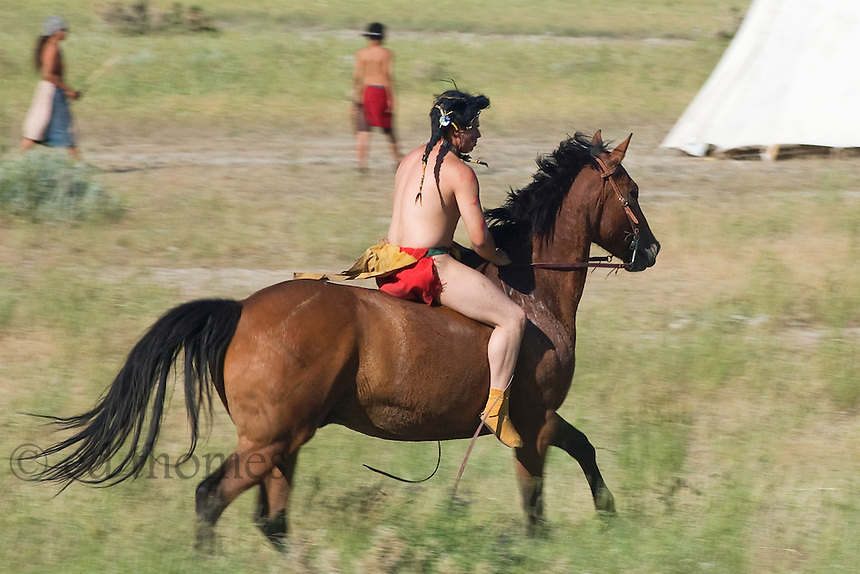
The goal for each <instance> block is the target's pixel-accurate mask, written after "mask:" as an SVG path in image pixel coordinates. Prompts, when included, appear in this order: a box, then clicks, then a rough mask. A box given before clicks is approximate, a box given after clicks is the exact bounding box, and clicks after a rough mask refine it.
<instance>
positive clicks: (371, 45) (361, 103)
mask: <svg viewBox="0 0 860 574" xmlns="http://www.w3.org/2000/svg"><path fill="white" fill-rule="evenodd" d="M363 35H364V37H365V38H367V46H365V47H364V48H362V49H361V50H359V51H358V52H357V53H356V55H355V67H354V69H353V74H352V101H353V104H354V106H353V111H352V115H353V118H354V119H355V125H356V132H357V135H356V146H357V148H358V168H359V169H360V170H365V169H367V149H368V147H369V144H370V129H371V128H372V127H378V128H382V131H383V133H385V135H386V136H387V137H388V141H389V146H390V148H391V154H392V156H393V158H394V164H395V165H397V164H399V163H400V153H399V152H398V151H397V138H396V137H395V135H394V128H393V125H392V124H393V121H392V120H393V115H394V105H395V96H394V83H393V82H392V79H391V76H392V67H393V56H392V54H391V50H389V49H388V48H386V47H384V46H383V45H382V41H383V40H384V39H385V26H383V25H382V24H380V23H379V22H374V23H372V24H370V25H369V26H368V27H367V32H365V33H364V34H363Z"/></svg>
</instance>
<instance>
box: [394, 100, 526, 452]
mask: <svg viewBox="0 0 860 574" xmlns="http://www.w3.org/2000/svg"><path fill="white" fill-rule="evenodd" d="M489 105H490V100H489V99H487V97H485V96H483V95H475V96H473V95H470V94H466V93H463V92H460V91H457V90H449V91H447V92H445V93H443V94H442V95H440V96H439V97H438V98H437V99H436V101H435V102H434V105H433V109H432V110H431V111H430V122H431V136H430V141H429V142H428V143H427V144H426V145H425V146H421V147H419V148H417V149H414V150H412V151H411V152H409V153H408V154H407V155H406V157H405V158H404V159H403V161H402V162H401V164H400V167H399V168H398V170H397V174H396V176H395V184H394V210H393V214H392V218H391V226H390V227H389V229H388V241H389V243H390V244H392V245H395V246H398V247H399V248H400V250H401V251H405V252H407V253H409V254H410V255H412V256H414V257H415V258H416V259H417V260H418V261H417V263H416V264H415V265H413V266H412V267H408V268H406V269H404V270H402V271H399V272H397V273H395V274H394V275H390V276H388V277H384V278H382V279H379V280H378V281H379V283H380V289H382V290H383V291H386V292H388V293H391V294H393V295H397V296H400V297H404V298H416V299H420V300H423V301H425V302H427V303H428V304H430V303H433V302H437V303H440V304H442V305H444V306H446V307H450V308H451V309H454V310H455V311H458V312H459V313H462V314H463V315H465V316H467V317H470V318H472V319H475V320H477V321H480V322H482V323H485V324H487V325H490V326H491V327H493V332H492V335H491V336H490V342H489V346H488V349H487V355H488V357H489V363H490V396H489V400H488V401H487V406H486V407H485V409H484V412H483V416H482V418H483V419H484V421H485V424H486V425H487V426H488V427H489V428H490V429H491V430H492V431H493V433H494V434H495V435H496V437H497V438H498V439H499V440H500V441H501V442H502V443H504V444H505V445H507V446H510V447H519V446H521V445H522V440H521V439H520V436H519V435H518V434H517V432H516V430H514V427H513V425H512V424H511V421H510V418H509V417H508V415H507V413H508V386H509V385H510V383H511V381H512V379H513V374H514V367H515V366H516V363H517V355H518V354H519V350H520V342H521V341H522V337H523V331H524V329H525V325H526V317H525V313H524V312H523V310H522V309H521V308H520V307H519V306H518V305H516V304H515V303H514V302H513V301H511V299H510V298H509V297H508V296H507V295H506V294H505V293H503V292H502V290H501V289H499V287H498V286H496V285H495V284H494V283H493V282H492V281H491V280H490V279H489V278H488V277H486V276H485V275H483V274H482V273H480V272H479V271H476V270H475V269H473V268H471V267H469V266H467V265H464V264H463V263H461V262H460V261H458V260H457V259H456V258H455V256H454V254H453V250H452V247H453V245H454V230H455V229H456V228H457V223H458V221H459V220H460V219H462V220H463V224H464V225H465V228H466V232H467V233H468V236H469V241H470V242H471V244H472V249H474V251H475V252H476V253H477V254H478V255H480V256H481V257H483V258H484V259H486V260H487V261H489V262H491V263H494V264H495V265H497V266H503V265H508V264H510V262H511V261H510V259H509V258H508V256H507V254H506V253H505V252H504V251H502V250H501V249H499V248H497V247H496V246H495V243H494V242H493V237H492V236H491V235H490V232H489V229H488V228H487V224H486V221H485V220H484V213H483V210H482V208H481V198H480V193H479V187H478V178H477V177H476V176H475V172H474V171H473V170H472V168H471V166H469V164H468V163H467V162H468V161H469V156H468V154H469V153H470V152H471V151H472V150H473V149H474V148H475V145H476V144H477V142H478V138H480V137H481V131H480V129H479V128H480V122H479V119H478V115H479V114H480V113H481V110H483V109H484V108H486V107H488V106H489ZM428 167H429V169H428Z"/></svg>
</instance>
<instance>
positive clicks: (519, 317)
mask: <svg viewBox="0 0 860 574" xmlns="http://www.w3.org/2000/svg"><path fill="white" fill-rule="evenodd" d="M434 260H435V262H436V271H437V272H438V274H439V279H441V281H442V293H441V294H440V296H439V302H440V303H441V304H442V305H445V306H446V307H450V308H451V309H454V310H455V311H458V312H460V313H462V314H463V315H465V316H467V317H470V318H472V319H475V320H477V321H480V322H482V323H485V324H487V325H490V326H491V327H493V332H492V333H491V334H490V341H489V344H488V346H487V358H488V359H489V363H490V389H491V392H490V401H489V402H488V403H487V409H486V410H485V413H489V414H490V415H491V416H493V417H495V418H496V419H497V421H500V422H501V423H502V424H503V425H506V426H508V427H509V428H507V429H502V428H500V426H499V424H498V422H495V423H493V422H490V426H491V428H493V430H494V432H496V436H497V437H499V439H500V440H502V442H504V443H505V444H507V445H508V446H519V445H520V444H522V441H521V440H520V437H519V435H517V433H516V431H514V430H513V426H512V425H511V424H510V422H509V420H507V421H506V419H507V393H504V394H503V392H504V391H505V390H506V389H507V388H508V385H509V384H510V382H511V380H512V379H513V376H514V369H515V368H516V365H517V356H518V355H519V352H520V343H521V342H522V338H523V331H524V330H525V325H526V316H525V313H524V312H523V310H522V309H521V308H520V307H519V306H518V305H517V304H516V303H514V302H513V301H511V299H510V298H509V297H508V296H507V295H505V294H504V293H503V292H502V290H501V289H499V287H498V286H496V285H495V284H494V283H493V282H492V281H491V280H490V279H489V278H488V277H486V276H484V275H483V274H481V273H479V272H478V271H476V270H474V269H472V268H471V267H468V266H466V265H463V264H462V263H460V262H459V261H457V260H456V259H454V258H453V257H451V256H450V255H438V256H435V257H434ZM503 430H504V432H503Z"/></svg>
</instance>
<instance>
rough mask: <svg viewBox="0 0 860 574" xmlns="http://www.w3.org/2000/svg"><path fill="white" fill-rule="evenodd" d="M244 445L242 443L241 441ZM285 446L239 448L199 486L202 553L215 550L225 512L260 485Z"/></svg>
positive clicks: (199, 524)
mask: <svg viewBox="0 0 860 574" xmlns="http://www.w3.org/2000/svg"><path fill="white" fill-rule="evenodd" d="M240 445H241V441H240ZM283 447H284V445H282V444H270V445H267V446H265V447H256V448H255V447H247V446H246V447H244V448H243V447H242V446H240V447H239V448H237V449H236V450H235V451H234V452H233V454H231V455H230V456H229V457H227V460H225V461H224V463H223V464H222V465H221V466H220V467H218V469H217V470H216V471H215V472H213V473H212V474H210V475H209V476H208V477H206V479H204V480H203V482H201V483H200V484H199V485H198V486H197V492H196V494H195V498H196V503H197V504H196V507H197V518H198V520H199V522H198V525H197V544H196V547H197V548H198V549H200V550H204V551H210V550H212V547H213V543H214V538H215V523H216V522H217V521H218V518H219V517H220V516H221V513H222V512H224V509H225V508H227V506H228V505H229V504H230V503H231V502H233V500H234V499H235V498H236V497H237V496H239V494H241V493H242V492H244V491H245V490H247V489H249V488H251V487H252V486H254V485H255V484H258V483H260V482H261V481H262V480H263V479H264V478H265V477H266V476H268V475H269V474H270V473H271V471H272V468H274V466H275V461H276V457H277V456H278V455H279V454H280V453H281V452H282V450H283Z"/></svg>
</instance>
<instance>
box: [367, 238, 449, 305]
mask: <svg viewBox="0 0 860 574" xmlns="http://www.w3.org/2000/svg"><path fill="white" fill-rule="evenodd" d="M399 249H400V251H402V252H404V253H408V254H409V255H411V256H413V257H414V258H415V259H417V260H418V261H417V262H416V263H415V264H414V265H411V266H409V267H407V268H406V269H401V270H400V271H397V272H396V273H394V274H393V275H388V276H387V277H377V278H376V284H377V285H378V286H379V289H380V290H381V291H385V292H386V293H388V294H389V295H394V296H395V297H399V298H401V299H408V300H410V301H424V302H425V303H427V304H428V305H432V304H433V303H434V302H436V301H437V299H438V298H439V293H441V292H442V282H441V281H440V280H439V275H438V274H437V273H436V265H435V264H434V263H433V258H432V257H428V256H427V249H412V248H411V247H400V248H399Z"/></svg>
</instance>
